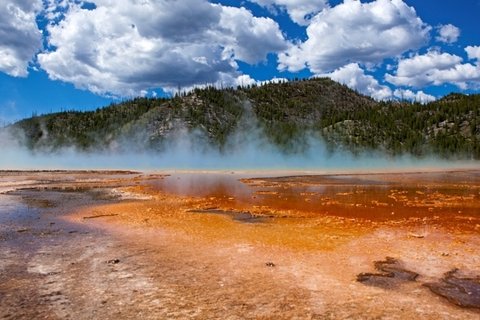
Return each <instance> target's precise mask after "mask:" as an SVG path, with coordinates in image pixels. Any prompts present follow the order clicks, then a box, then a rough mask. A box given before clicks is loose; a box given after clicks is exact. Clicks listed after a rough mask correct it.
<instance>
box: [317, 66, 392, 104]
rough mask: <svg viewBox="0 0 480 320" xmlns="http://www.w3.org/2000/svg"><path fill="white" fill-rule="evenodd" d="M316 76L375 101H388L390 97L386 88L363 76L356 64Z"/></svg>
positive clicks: (371, 78) (372, 78)
mask: <svg viewBox="0 0 480 320" xmlns="http://www.w3.org/2000/svg"><path fill="white" fill-rule="evenodd" d="M318 76H319V77H328V78H330V79H332V80H334V81H337V82H340V83H342V84H344V85H346V86H348V87H349V88H351V89H354V90H357V91H359V92H360V93H363V94H365V95H367V96H370V97H372V98H374V99H375V100H388V99H390V98H391V97H392V90H391V89H390V88H389V87H388V86H384V85H381V84H379V83H378V81H377V79H375V78H374V77H373V76H371V75H367V74H365V72H364V70H363V69H362V68H361V67H360V66H359V65H358V63H350V64H348V65H346V66H343V67H341V68H338V69H337V70H335V71H333V72H330V73H324V74H319V75H318Z"/></svg>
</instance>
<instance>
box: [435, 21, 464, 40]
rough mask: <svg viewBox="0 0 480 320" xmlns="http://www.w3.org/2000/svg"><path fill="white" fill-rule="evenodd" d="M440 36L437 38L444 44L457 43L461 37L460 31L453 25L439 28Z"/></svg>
mask: <svg viewBox="0 0 480 320" xmlns="http://www.w3.org/2000/svg"><path fill="white" fill-rule="evenodd" d="M437 31H438V36H436V37H435V39H436V40H437V41H440V42H444V43H455V42H457V40H458V37H460V29H459V28H457V27H455V26H454V25H452V24H446V25H441V26H439V27H438V28H437Z"/></svg>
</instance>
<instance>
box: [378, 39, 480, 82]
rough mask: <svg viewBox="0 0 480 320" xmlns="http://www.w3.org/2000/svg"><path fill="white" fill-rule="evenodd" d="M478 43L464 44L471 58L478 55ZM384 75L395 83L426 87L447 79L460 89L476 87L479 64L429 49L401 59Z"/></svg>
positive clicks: (479, 76) (478, 76) (479, 69)
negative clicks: (392, 71)
mask: <svg viewBox="0 0 480 320" xmlns="http://www.w3.org/2000/svg"><path fill="white" fill-rule="evenodd" d="M476 48H477V47H467V48H466V51H467V53H468V55H469V57H470V58H475V59H478V56H477V54H479V52H478V51H477V49H476ZM385 79H386V80H387V81H388V82H390V83H392V84H394V85H397V86H409V87H425V86H428V85H435V86H439V85H442V84H445V83H450V84H454V85H456V86H458V87H459V88H461V89H467V88H469V87H473V88H476V87H478V86H479V84H480V65H479V64H478V60H477V65H474V64H471V63H463V59H462V58H461V57H459V56H457V55H453V54H450V53H441V52H437V51H430V52H428V53H426V54H423V55H415V56H413V57H411V58H407V59H403V60H400V62H399V63H398V67H397V70H396V72H395V74H394V75H393V74H387V75H386V76H385Z"/></svg>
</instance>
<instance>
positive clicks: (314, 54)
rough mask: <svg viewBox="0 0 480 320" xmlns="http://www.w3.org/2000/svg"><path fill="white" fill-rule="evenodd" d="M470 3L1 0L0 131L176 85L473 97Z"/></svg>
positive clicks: (477, 66)
mask: <svg viewBox="0 0 480 320" xmlns="http://www.w3.org/2000/svg"><path fill="white" fill-rule="evenodd" d="M479 13H480V0H375V1H365V0H361V1H360V0H344V1H339V0H243V1H234V0H223V1H220V0H215V1H214V0H211V1H207V0H91V1H88V2H87V1H80V0H0V126H2V125H6V124H8V123H11V122H14V121H16V120H19V119H21V118H24V117H29V116H31V115H32V114H42V113H49V112H57V111H62V110H91V109H95V108H98V107H101V106H106V105H109V104H110V103H112V102H118V101H122V100H125V99H130V98H132V97H136V96H148V97H156V96H165V95H171V94H174V93H175V92H178V90H179V89H180V90H182V91H184V90H189V89H191V88H194V87H201V86H205V85H216V86H219V87H222V86H223V87H225V86H237V85H251V84H254V83H256V84H261V83H264V82H265V81H277V80H278V79H294V78H309V77H330V78H332V79H333V80H335V81H338V82H341V83H343V84H345V85H347V86H349V87H350V88H352V89H355V90H357V91H359V92H361V93H363V94H365V95H368V96H371V97H373V98H374V99H376V100H392V99H407V100H412V101H419V102H422V103H425V102H429V101H432V100H435V99H439V98H441V97H442V96H444V95H446V94H448V93H450V92H461V93H466V94H472V93H480V32H479V31H478V30H480V25H479V24H480V23H479V22H478V14H479Z"/></svg>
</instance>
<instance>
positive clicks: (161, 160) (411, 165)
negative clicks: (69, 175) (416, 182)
mask: <svg viewBox="0 0 480 320" xmlns="http://www.w3.org/2000/svg"><path fill="white" fill-rule="evenodd" d="M250 129H251V130H247V131H246V132H248V133H243V132H245V131H243V132H242V133H236V134H234V135H233V136H232V137H231V138H230V139H229V141H228V143H227V145H228V147H227V148H226V149H225V150H224V151H220V150H218V148H214V147H212V146H210V145H208V144H207V143H202V142H201V141H205V140H201V139H200V140H199V139H198V135H192V134H189V133H185V132H183V133H181V134H178V135H177V136H176V137H175V138H174V139H172V140H171V141H170V142H169V143H168V145H167V146H166V148H165V149H164V150H163V151H152V150H148V149H146V148H143V149H142V148H139V147H138V145H135V146H134V145H131V146H129V145H128V142H125V141H123V142H122V144H123V148H122V151H118V150H116V151H115V150H114V151H111V150H110V151H107V150H99V151H96V152H84V151H83V152H82V151H77V150H76V149H75V148H73V147H72V148H64V149H61V150H55V151H51V152H48V151H30V150H28V149H27V148H26V147H25V146H22V144H21V142H19V141H16V140H15V139H13V138H12V137H11V135H9V134H7V133H5V132H4V133H2V134H1V135H0V149H1V157H0V169H1V170H55V169H65V170H68V169H79V170H93V169H126V170H127V169H128V170H140V171H150V170H263V171H277V170H278V171H280V170H285V171H319V172H341V171H354V170H355V171H357V170H360V171H363V170H364V171H371V172H375V171H385V170H407V169H415V168H419V169H420V168H453V167H455V168H459V167H466V168H469V167H475V166H478V162H474V161H452V160H444V159H438V158H435V157H422V158H415V157H412V156H401V157H391V156H388V155H386V154H382V153H381V152H365V153H361V154H358V155H353V154H352V153H351V152H348V151H342V150H337V151H333V152H332V151H329V150H328V149H327V147H326V145H325V144H324V143H323V142H322V140H321V139H320V138H316V137H314V136H313V135H312V136H311V137H309V138H307V139H308V141H307V145H308V147H306V148H304V149H303V150H302V152H296V153H285V152H282V151H280V150H279V149H278V148H277V147H276V146H275V145H273V144H271V143H269V142H268V141H267V139H266V138H265V137H264V136H263V135H262V134H261V133H260V132H259V130H254V129H252V128H250ZM130 150H131V151H130Z"/></svg>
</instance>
